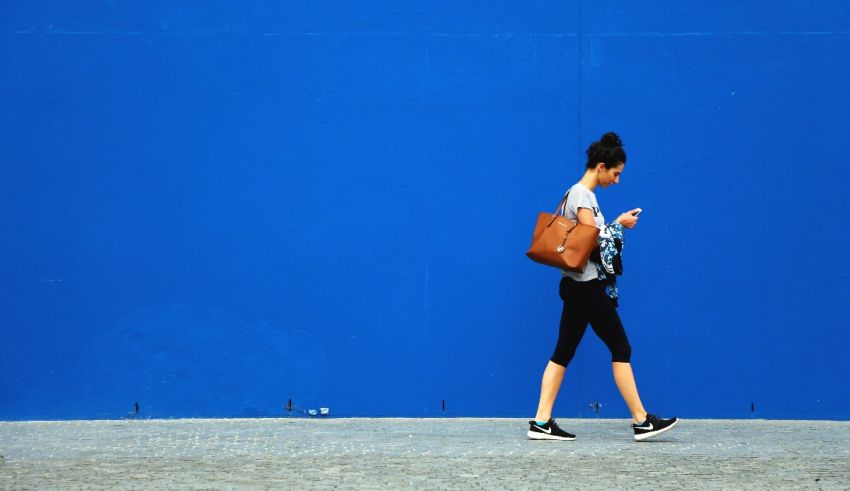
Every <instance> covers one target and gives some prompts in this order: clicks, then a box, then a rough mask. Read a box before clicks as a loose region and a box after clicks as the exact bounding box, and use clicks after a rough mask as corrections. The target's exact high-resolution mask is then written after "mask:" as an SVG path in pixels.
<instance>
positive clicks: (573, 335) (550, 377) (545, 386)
mask: <svg viewBox="0 0 850 491" xmlns="http://www.w3.org/2000/svg"><path fill="white" fill-rule="evenodd" d="M584 290H585V289H584V288H583V285H580V284H578V283H577V282H575V281H573V280H571V279H569V278H563V279H561V284H560V290H559V294H560V296H561V299H562V300H563V301H564V308H563V310H562V311H561V325H560V328H559V331H558V342H557V344H556V345H555V353H554V354H553V355H552V358H551V359H550V360H549V363H548V364H547V365H546V370H544V371H543V380H542V381H541V383H540V402H539V403H538V404H537V415H536V416H535V419H536V420H537V421H547V420H548V419H549V418H551V417H552V407H553V406H554V405H555V398H556V397H557V396H558V390H559V389H560V388H561V382H562V381H563V380H564V372H566V370H567V365H569V363H570V360H572V359H573V356H574V355H575V352H576V348H577V347H578V343H579V342H580V341H581V338H582V336H584V331H585V330H586V329H587V312H585V308H584V306H585V305H586V302H585V301H584V298H583V297H584V296H585V295H584Z"/></svg>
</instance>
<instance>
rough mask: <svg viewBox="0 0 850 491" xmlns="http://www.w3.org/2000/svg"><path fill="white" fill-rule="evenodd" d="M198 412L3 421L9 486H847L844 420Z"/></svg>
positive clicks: (1, 442)
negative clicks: (556, 432) (559, 437)
mask: <svg viewBox="0 0 850 491" xmlns="http://www.w3.org/2000/svg"><path fill="white" fill-rule="evenodd" d="M525 421H526V420H524V419H522V420H520V419H478V418H476V419H468V418H457V419H454V418H453V419H396V418H378V419H369V418H356V419H323V420H316V419H314V420H308V419H211V420H210V419H207V420H202V419H194V420H186V419H184V420H116V421H53V422H41V421H32V422H0V455H2V456H3V457H2V458H0V488H2V489H81V488H85V489H93V488H94V489H97V488H110V489H139V488H155V489H163V488H169V489H187V488H190V489H232V488H238V489H282V488H298V489H314V488H321V489H332V488H352V489H381V490H382V491H388V490H395V489H511V490H513V489H555V488H577V487H581V488H605V489H611V488H652V489H658V488H668V489H681V488H683V487H686V488H700V489H704V488H726V489H741V488H783V489H785V488H810V489H819V488H821V489H850V422H847V421H843V422H836V421H766V420H683V421H681V422H680V423H679V425H678V426H677V427H676V428H674V429H673V430H671V431H670V432H668V433H666V434H664V435H662V436H661V437H659V438H658V439H656V440H654V441H653V440H648V441H646V442H635V441H634V440H633V439H632V434H631V429H630V428H629V423H630V422H629V421H626V420H616V419H581V420H575V419H573V420H571V419H562V420H559V423H560V424H561V426H562V427H564V428H565V429H567V430H568V431H572V432H573V433H577V434H578V439H577V440H575V441H572V442H540V441H530V440H527V439H526V437H525V431H526V429H527V425H526V423H525Z"/></svg>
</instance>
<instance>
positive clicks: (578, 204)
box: [567, 186, 595, 216]
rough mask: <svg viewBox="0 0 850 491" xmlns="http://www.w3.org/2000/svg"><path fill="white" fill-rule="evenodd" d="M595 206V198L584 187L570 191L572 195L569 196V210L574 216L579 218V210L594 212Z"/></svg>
mask: <svg viewBox="0 0 850 491" xmlns="http://www.w3.org/2000/svg"><path fill="white" fill-rule="evenodd" d="M594 206H595V205H594V203H593V197H592V196H591V195H590V191H588V190H587V189H585V188H584V187H583V186H574V187H573V188H572V189H571V190H570V195H569V196H567V209H568V210H569V211H570V214H571V215H572V216H578V209H579V208H587V209H589V210H593V208H594Z"/></svg>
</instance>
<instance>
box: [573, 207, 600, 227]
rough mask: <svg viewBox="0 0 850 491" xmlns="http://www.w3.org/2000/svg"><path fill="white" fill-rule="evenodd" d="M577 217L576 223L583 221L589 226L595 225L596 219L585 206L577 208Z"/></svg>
mask: <svg viewBox="0 0 850 491" xmlns="http://www.w3.org/2000/svg"><path fill="white" fill-rule="evenodd" d="M576 216H577V217H578V223H583V224H585V225H590V226H591V227H595V226H596V220H594V219H593V212H592V211H590V210H589V209H587V208H579V209H578V213H576Z"/></svg>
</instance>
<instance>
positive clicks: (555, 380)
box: [534, 360, 567, 421]
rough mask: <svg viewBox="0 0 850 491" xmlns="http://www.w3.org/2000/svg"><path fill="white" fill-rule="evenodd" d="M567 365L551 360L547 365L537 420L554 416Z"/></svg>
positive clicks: (541, 385) (546, 419) (544, 419)
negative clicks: (554, 407) (553, 408)
mask: <svg viewBox="0 0 850 491" xmlns="http://www.w3.org/2000/svg"><path fill="white" fill-rule="evenodd" d="M566 371H567V367H564V366H561V365H558V364H557V363H555V362H553V361H551V360H550V361H549V363H548V364H547V365H546V370H544V371H543V382H542V383H541V384H540V402H539V403H538V404H537V415H536V416H534V419H536V420H537V421H548V420H549V418H551V417H552V406H554V405H555V398H556V397H558V389H560V388H561V382H562V381H563V380H564V372H566Z"/></svg>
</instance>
